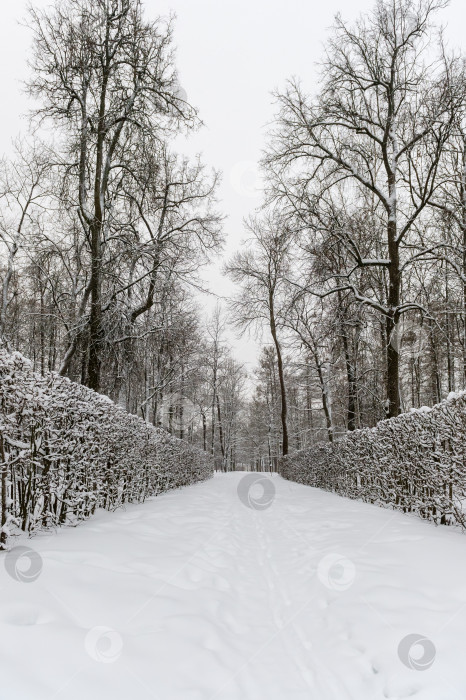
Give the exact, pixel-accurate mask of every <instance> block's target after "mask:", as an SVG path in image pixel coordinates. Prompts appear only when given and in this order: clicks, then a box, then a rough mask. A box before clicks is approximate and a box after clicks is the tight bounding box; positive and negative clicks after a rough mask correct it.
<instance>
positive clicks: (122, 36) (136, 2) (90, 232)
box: [28, 0, 196, 390]
mask: <svg viewBox="0 0 466 700" xmlns="http://www.w3.org/2000/svg"><path fill="white" fill-rule="evenodd" d="M30 27H31V29H32V31H33V34H34V54H33V59H32V61H31V67H32V70H33V77H32V78H31V80H30V81H29V84H28V86H29V90H30V93H31V94H32V96H33V97H34V98H36V99H37V100H38V101H39V102H40V106H39V108H38V109H37V112H36V115H37V116H38V117H39V118H40V119H48V120H51V121H52V123H54V124H56V125H57V126H59V127H60V128H61V129H62V130H63V133H64V134H65V135H66V138H67V142H66V145H67V154H65V155H67V158H66V167H67V174H68V176H69V177H72V178H73V179H74V181H75V183H76V184H75V192H76V196H75V206H76V210H77V214H78V216H79V220H80V222H81V225H82V228H83V231H84V235H85V237H86V240H87V242H88V245H89V250H90V258H91V273H90V279H89V297H90V314H89V333H88V342H89V359H88V370H87V383H88V385H89V386H90V387H91V388H93V389H95V390H99V388H100V373H101V359H102V358H101V355H102V343H103V340H102V313H103V311H102V257H103V252H102V246H103V243H104V241H105V239H106V237H107V235H108V227H109V222H110V220H111V218H112V216H113V215H114V212H113V211H112V207H111V205H112V203H113V197H114V194H115V188H117V187H118V185H119V182H120V178H121V173H122V172H123V171H125V172H126V173H131V172H132V171H133V170H134V167H135V163H134V153H135V144H136V143H137V141H138V139H140V138H142V137H143V135H144V134H150V135H153V137H154V138H161V137H162V135H163V134H164V133H166V132H167V131H171V132H173V131H174V130H176V129H178V128H179V127H180V126H181V125H184V126H187V127H190V126H193V125H194V123H195V121H196V115H195V112H194V110H193V109H192V108H191V107H190V106H189V105H187V104H186V102H184V101H183V100H182V99H181V97H180V96H179V95H180V91H179V88H178V83H177V77H176V72H175V69H174V65H173V56H172V51H171V39H172V30H171V24H170V23H168V24H166V23H164V22H162V21H161V20H157V21H155V22H149V21H147V20H145V19H144V17H143V14H142V4H141V2H140V0H57V2H56V3H55V6H54V7H53V8H52V9H51V10H50V9H48V10H45V11H43V12H41V11H39V10H36V9H31V10H30Z"/></svg>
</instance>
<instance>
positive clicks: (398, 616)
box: [0, 473, 466, 700]
mask: <svg viewBox="0 0 466 700" xmlns="http://www.w3.org/2000/svg"><path fill="white" fill-rule="evenodd" d="M243 476H244V474H242V473H234V474H227V475H216V476H215V477H214V478H213V479H212V480H210V481H208V482H205V483H202V484H197V485H195V486H191V487H188V488H185V489H182V490H177V491H173V492H169V493H167V494H164V495H162V496H160V497H158V498H154V499H151V500H150V501H148V502H146V503H145V504H143V505H130V506H127V507H126V509H125V510H118V511H116V512H114V513H107V512H103V511H101V512H99V513H98V514H97V515H96V516H95V517H94V518H93V519H92V520H90V521H88V522H86V523H83V524H81V525H80V526H79V527H77V528H74V529H70V528H68V529H67V528H64V529H61V530H59V531H58V532H56V533H42V534H40V535H38V536H36V537H35V538H33V539H32V540H27V539H25V538H21V539H18V540H17V541H15V543H14V546H17V545H19V544H21V545H24V544H25V545H30V546H31V547H32V548H33V549H34V550H35V551H37V552H39V553H40V555H41V557H42V562H43V568H42V571H41V574H40V576H39V577H38V578H37V580H35V581H34V582H29V583H23V582H20V581H17V580H14V579H13V578H12V577H11V576H10V575H8V573H7V572H6V570H5V567H4V566H3V562H2V558H4V557H5V555H4V554H2V555H1V557H0V700H12V699H13V698H14V700H63V699H64V698H66V699H67V700H77V699H78V698H79V699H80V700H81V699H82V698H86V699H87V700H107V699H108V700H120V699H123V698H124V699H125V700H127V698H128V697H129V698H137V699H138V700H149V699H151V698H152V699H156V700H384V699H385V698H390V699H391V700H405V699H406V698H414V699H415V700H465V699H466V664H465V662H464V658H465V652H466V536H465V535H463V534H461V533H460V532H458V531H454V530H449V529H448V528H444V527H443V528H440V527H439V528H435V527H434V526H433V525H432V524H429V523H425V522H422V521H421V520H419V519H417V518H414V517H410V516H404V515H402V514H400V513H395V512H392V511H389V510H384V509H381V508H377V507H375V506H371V505H367V504H363V503H359V502H356V501H350V500H348V499H343V498H339V497H338V496H335V495H333V494H329V493H325V492H321V491H318V490H316V489H313V488H310V487H306V486H301V485H298V484H294V483H291V482H287V481H285V480H283V479H281V478H280V477H279V476H277V475H272V476H268V475H266V476H267V478H271V479H272V480H273V483H274V485H275V488H276V496H275V499H274V501H273V503H272V504H271V506H270V507H269V508H267V509H266V510H261V511H259V510H254V509H252V508H247V507H246V506H245V505H244V504H243V503H242V502H241V500H240V499H239V497H238V495H237V485H238V483H239V481H240V479H241V478H242V477H243ZM261 476H264V475H261ZM329 555H340V557H342V558H343V559H342V560H341V561H342V562H343V564H342V565H340V567H339V565H336V568H331V569H330V571H329V575H328V576H326V575H325V572H326V568H325V563H326V562H327V561H330V560H329ZM345 567H346V570H345ZM411 633H420V634H422V635H425V636H426V637H427V638H428V639H430V640H432V642H433V644H434V645H435V649H436V657H435V661H434V663H433V664H432V666H431V667H430V668H429V669H428V670H422V671H419V670H413V669H410V668H408V667H407V666H405V665H404V664H403V663H402V662H401V660H400V658H399V656H398V651H397V650H398V645H399V643H400V641H401V640H402V639H403V638H404V637H405V636H406V635H408V634H411ZM418 652H419V650H418ZM413 654H414V652H413ZM414 655H415V654H414Z"/></svg>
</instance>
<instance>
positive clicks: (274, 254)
mask: <svg viewBox="0 0 466 700" xmlns="http://www.w3.org/2000/svg"><path fill="white" fill-rule="evenodd" d="M247 229H248V231H249V233H250V234H251V247H250V248H249V249H247V250H245V251H241V252H238V253H236V255H235V256H234V257H233V258H232V260H231V261H230V262H229V263H228V264H227V266H226V271H227V273H228V274H229V275H230V277H231V278H232V279H233V281H234V282H236V283H237V284H239V285H241V292H240V294H239V295H238V296H237V297H236V298H235V300H234V301H233V303H232V309H233V311H234V314H235V318H236V322H237V324H238V326H240V327H248V326H250V325H256V327H257V325H260V324H263V323H266V324H267V325H268V328H269V330H270V334H271V336H272V340H273V344H274V347H275V351H276V356H277V368H278V376H279V382H280V395H281V412H280V413H281V425H282V452H283V454H284V455H286V454H287V453H288V447H289V445H288V424H287V400H286V386H285V371H284V366H283V354H282V348H281V344H280V339H279V328H280V325H281V320H280V304H281V295H282V293H283V285H284V283H285V280H286V274H287V271H288V265H289V260H288V252H289V249H290V245H291V237H290V232H289V230H288V228H287V226H286V225H285V223H284V221H283V220H282V219H281V218H280V216H279V215H278V214H275V215H272V214H271V215H270V216H268V217H267V218H266V219H264V220H263V221H261V220H258V219H251V220H250V222H249V223H248V225H247Z"/></svg>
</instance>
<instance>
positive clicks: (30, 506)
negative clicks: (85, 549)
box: [0, 350, 213, 541]
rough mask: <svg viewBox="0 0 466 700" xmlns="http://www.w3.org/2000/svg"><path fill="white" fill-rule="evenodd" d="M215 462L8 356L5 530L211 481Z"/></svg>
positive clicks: (2, 471)
mask: <svg viewBox="0 0 466 700" xmlns="http://www.w3.org/2000/svg"><path fill="white" fill-rule="evenodd" d="M212 474H213V464H212V461H211V459H210V457H209V456H208V455H207V454H206V453H205V452H202V451H200V450H197V449H195V448H193V447H191V446H190V445H189V444H188V443H186V442H184V441H182V440H178V439H177V438H175V437H173V436H171V435H169V434H168V433H167V432H165V431H164V430H161V429H159V428H155V427H153V426H152V425H148V424H147V423H145V422H144V421H143V420H142V419H141V418H138V417H137V416H134V415H131V414H129V413H126V412H125V411H124V410H123V409H122V408H120V407H118V406H116V405H115V404H114V403H113V402H112V401H110V399H108V398H107V397H105V396H102V395H100V394H97V393H95V392H93V391H91V390H90V389H87V388H86V387H83V386H81V385H80V384H75V383H74V382H71V381H69V380H68V379H66V378H63V377H60V376H59V375H57V374H55V373H51V374H47V375H46V376H44V377H42V376H41V375H40V374H37V373H35V372H33V371H32V368H31V364H30V362H29V361H28V360H26V359H25V358H24V357H22V356H21V355H20V354H18V353H13V354H7V353H6V352H5V351H3V350H0V477H1V478H0V492H1V499H0V515H1V522H0V526H1V528H2V530H1V532H2V533H3V534H2V536H1V537H0V539H1V540H3V541H5V540H6V536H7V535H8V534H9V532H10V530H11V527H12V526H13V527H14V525H16V526H18V527H20V528H21V529H23V530H27V531H32V530H35V529H38V528H40V527H46V526H57V525H62V524H66V523H74V522H76V521H78V520H81V519H84V518H87V517H88V516H90V515H91V514H92V513H93V512H94V511H95V509H96V508H97V507H103V508H107V509H114V508H117V507H118V506H120V505H122V504H123V503H135V502H140V501H144V499H145V498H146V497H148V496H154V495H156V494H158V493H161V492H162V491H166V490H167V489H171V488H176V487H179V486H185V485H187V484H192V483H194V482H196V481H200V480H203V479H206V478H208V477H210V476H211V475H212Z"/></svg>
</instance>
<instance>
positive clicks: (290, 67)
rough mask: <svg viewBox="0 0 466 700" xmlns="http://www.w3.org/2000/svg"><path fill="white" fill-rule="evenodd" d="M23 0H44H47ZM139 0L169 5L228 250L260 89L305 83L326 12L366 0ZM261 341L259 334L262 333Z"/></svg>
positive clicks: (5, 88)
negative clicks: (216, 177) (216, 181)
mask: <svg viewBox="0 0 466 700" xmlns="http://www.w3.org/2000/svg"><path fill="white" fill-rule="evenodd" d="M33 4H35V5H36V6H40V7H45V6H47V5H49V4H50V0H33ZM145 5H146V11H147V14H148V16H151V17H155V16H157V15H167V14H168V13H169V12H170V11H173V12H175V13H176V15H177V21H176V25H175V43H176V45H177V47H178V60H177V65H178V69H179V73H180V81H181V84H182V86H183V87H184V89H185V90H186V92H187V94H188V99H189V100H190V101H191V102H192V104H194V105H195V106H196V107H198V108H199V110H200V116H201V118H202V119H203V121H204V122H205V124H206V127H205V128H204V129H203V130H202V131H201V132H200V133H199V134H196V135H195V137H194V138H193V143H192V144H190V147H189V150H191V149H193V151H199V152H202V154H203V158H204V161H205V162H206V163H208V164H211V165H213V166H215V167H216V168H218V169H220V170H221V171H222V172H223V183H222V186H221V189H220V198H221V202H220V208H221V210H222V211H223V212H224V213H225V214H226V215H227V216H228V219H227V221H226V223H225V232H226V236H227V245H226V249H225V258H228V257H229V255H231V253H232V252H233V251H234V250H235V249H237V248H238V247H239V246H240V245H241V241H242V239H243V238H244V232H243V226H242V221H243V219H244V217H247V216H248V214H249V213H251V212H252V211H253V210H254V209H255V208H256V207H257V206H258V205H259V204H260V193H259V192H257V191H255V183H256V182H257V170H256V165H255V164H256V163H257V161H258V159H259V157H260V154H261V149H262V148H263V147H264V143H265V133H266V127H267V124H268V123H270V121H271V119H272V117H273V114H274V107H273V104H272V99H271V96H270V92H271V91H272V90H273V89H274V88H277V87H282V86H283V84H284V82H285V80H286V79H287V78H289V77H291V76H299V77H301V78H302V79H303V81H304V83H305V84H306V86H307V87H309V88H312V85H313V81H314V80H315V77H316V68H315V63H316V62H317V61H318V60H319V58H320V57H321V55H322V44H323V42H324V41H325V37H326V33H327V29H328V28H329V26H331V24H332V21H333V17H334V15H335V14H336V13H337V12H341V13H342V15H343V16H344V17H345V18H348V19H353V18H355V17H356V16H357V15H358V14H359V13H360V12H363V11H365V10H368V9H369V8H371V7H372V5H373V0H351V1H350V2H348V1H347V2H344V0H326V1H325V2H323V1H322V0H249V1H248V0H145ZM26 6H27V1H26V0H13V1H10V2H8V3H7V0H2V8H1V15H0V18H1V24H0V66H1V69H0V70H1V92H2V95H3V105H2V106H3V109H2V113H1V117H0V119H1V127H2V128H1V130H0V153H1V152H5V151H8V149H9V144H10V142H11V139H12V138H13V137H14V136H15V135H16V134H17V133H18V132H19V131H23V132H24V131H25V130H26V128H27V124H26V123H25V122H24V123H23V124H22V123H21V120H20V117H21V115H22V114H24V113H25V112H26V111H27V108H28V102H27V99H26V97H25V96H24V95H22V94H21V82H20V81H21V79H23V78H24V77H25V76H26V75H27V66H26V60H27V56H28V50H29V43H30V37H29V32H28V30H27V28H24V27H23V26H21V25H20V24H19V20H21V19H22V18H23V17H24V16H25V8H26ZM440 17H441V18H442V19H441V21H442V23H443V24H444V25H446V37H447V39H448V41H449V42H450V43H451V44H452V45H453V46H455V47H461V46H462V45H463V46H464V27H465V26H466V2H465V0H452V1H451V5H450V7H449V8H448V9H447V10H445V11H444V12H443V13H442V14H441V15H440ZM221 265H222V260H219V261H217V263H216V264H213V265H212V266H211V267H210V268H209V269H208V270H206V272H205V277H206V280H207V281H208V284H209V286H210V288H211V290H212V291H213V292H216V293H217V294H219V295H221V296H228V295H230V294H231V293H232V285H231V283H230V282H229V281H228V280H226V279H225V278H224V277H223V276H222V275H221V273H220V267H221ZM204 302H205V306H206V307H207V308H211V307H213V306H214V304H215V299H213V298H211V297H207V298H206V299H203V304H204ZM230 339H231V341H232V343H233V345H234V348H235V355H236V357H237V359H239V360H240V361H241V362H243V363H245V365H246V367H247V368H249V369H251V368H252V367H253V366H254V364H255V361H256V359H257V355H258V345H257V343H255V342H254V341H253V340H251V339H248V338H247V337H243V338H241V339H237V338H236V337H235V336H234V334H231V338H230ZM264 341H265V342H268V338H267V337H266V336H264Z"/></svg>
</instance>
